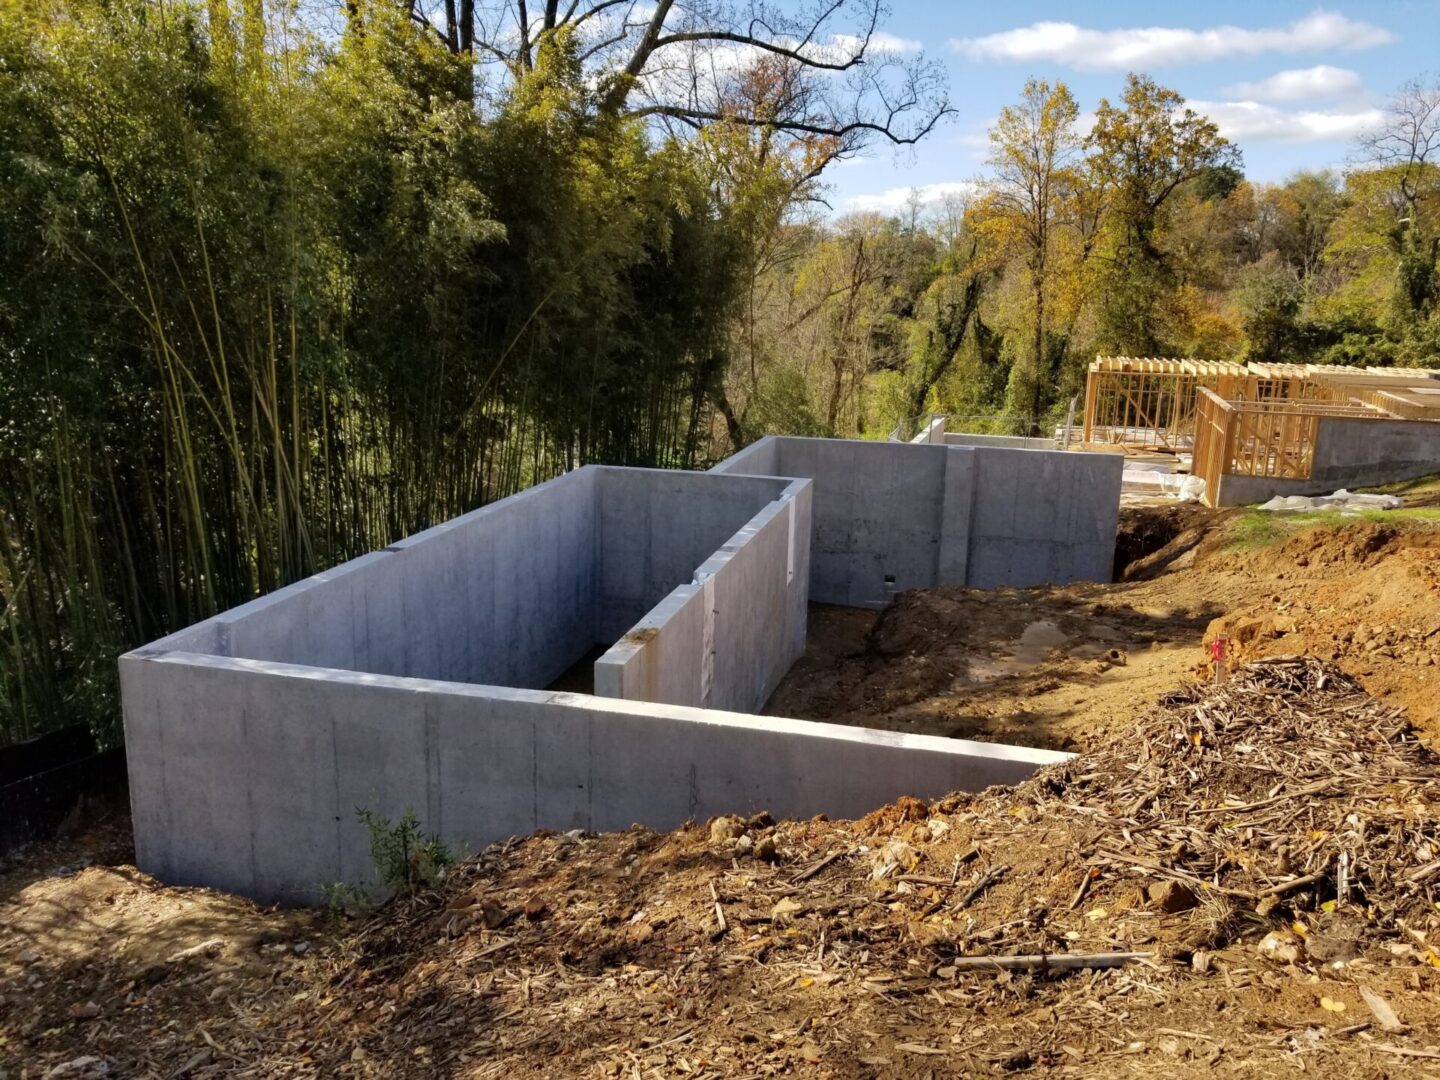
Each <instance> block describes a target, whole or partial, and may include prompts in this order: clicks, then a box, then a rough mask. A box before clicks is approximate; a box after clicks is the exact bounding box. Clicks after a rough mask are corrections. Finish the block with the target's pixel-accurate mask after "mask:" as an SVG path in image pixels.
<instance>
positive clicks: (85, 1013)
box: [65, 1001, 100, 1020]
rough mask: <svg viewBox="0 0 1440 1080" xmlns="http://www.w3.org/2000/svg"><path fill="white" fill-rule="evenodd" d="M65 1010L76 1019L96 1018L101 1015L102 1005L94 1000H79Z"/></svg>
mask: <svg viewBox="0 0 1440 1080" xmlns="http://www.w3.org/2000/svg"><path fill="white" fill-rule="evenodd" d="M65 1011H66V1012H67V1013H69V1014H70V1016H71V1018H72V1019H75V1020H94V1019H95V1018H96V1017H97V1016H99V1015H100V1006H99V1005H96V1004H95V1002H93V1001H77V1002H75V1003H74V1004H73V1005H71V1006H70V1008H68V1009H66V1010H65Z"/></svg>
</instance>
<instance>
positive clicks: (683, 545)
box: [498, 468, 790, 686]
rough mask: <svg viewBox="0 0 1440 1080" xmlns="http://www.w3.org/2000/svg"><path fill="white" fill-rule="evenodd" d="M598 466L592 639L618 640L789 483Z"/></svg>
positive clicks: (760, 478)
mask: <svg viewBox="0 0 1440 1080" xmlns="http://www.w3.org/2000/svg"><path fill="white" fill-rule="evenodd" d="M598 472H599V482H600V489H599V495H600V499H599V501H600V522H599V525H600V528H599V538H598V541H597V542H598V546H599V582H598V586H597V589H598V596H597V601H598V602H597V606H596V618H597V623H596V626H595V629H594V635H593V637H592V638H591V639H590V643H591V644H594V643H597V642H598V643H602V644H609V643H611V642H614V641H617V640H618V639H619V638H620V637H621V635H623V634H624V633H626V631H628V630H630V628H631V627H633V626H634V625H635V624H636V623H637V622H638V621H639V620H640V619H641V618H642V617H643V616H644V615H645V614H646V613H647V612H648V611H649V610H650V609H651V608H652V607H654V606H655V604H656V603H658V602H659V601H660V600H661V599H662V598H663V597H665V596H666V595H668V594H669V593H670V592H671V590H673V589H675V588H677V587H679V586H681V585H688V584H689V583H690V582H691V581H692V580H693V579H694V577H695V571H696V569H697V568H698V567H699V566H700V564H701V563H703V562H705V560H706V559H708V558H710V556H711V555H713V554H714V553H715V552H716V551H718V550H719V549H720V548H721V546H722V545H724V544H725V543H726V542H727V541H728V540H729V539H730V538H731V537H732V536H734V535H735V533H736V532H737V531H738V530H740V529H741V528H742V527H743V526H744V525H745V523H746V522H748V521H749V520H750V519H751V518H752V517H754V516H755V514H757V513H759V512H760V511H761V510H762V509H764V508H765V506H766V505H767V504H769V503H770V502H771V501H772V500H774V499H778V498H779V497H780V496H781V495H782V494H783V493H784V491H785V489H786V488H787V487H788V486H789V483H790V482H789V481H788V480H783V479H778V478H774V477H745V478H741V477H715V476H709V475H707V474H705V473H693V472H679V471H676V470H673V469H618V468H602V469H599V470H598ZM716 480H719V481H720V483H716V482H715V481H716ZM498 685H501V686H511V685H515V684H513V683H500V684H498Z"/></svg>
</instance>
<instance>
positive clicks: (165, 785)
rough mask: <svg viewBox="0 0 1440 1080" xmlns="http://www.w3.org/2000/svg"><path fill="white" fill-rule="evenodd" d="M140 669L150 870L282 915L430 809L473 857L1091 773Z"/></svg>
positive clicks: (139, 767)
mask: <svg viewBox="0 0 1440 1080" xmlns="http://www.w3.org/2000/svg"><path fill="white" fill-rule="evenodd" d="M120 668H121V684H122V694H123V696H124V700H125V712H126V734H127V740H128V745H129V753H130V756H131V772H132V777H133V778H134V780H135V781H136V782H135V783H134V784H133V785H132V798H133V801H134V813H135V838H136V862H137V863H138V865H139V866H140V867H141V868H142V869H144V870H145V871H146V872H148V873H151V874H154V875H156V876H157V877H159V878H160V879H161V880H163V881H167V882H171V883H174V884H182V885H206V886H210V887H213V888H220V889H226V890H229V891H232V892H237V893H240V894H243V895H245V896H250V897H253V898H255V899H257V900H260V901H262V902H267V903H271V902H279V903H311V902H315V901H318V900H319V899H320V898H321V892H320V888H321V886H322V885H323V884H325V883H329V882H335V881H348V882H356V883H366V882H371V881H373V879H374V868H373V867H372V866H371V864H370V857H369V851H368V841H367V837H366V834H365V830H364V828H363V827H362V826H361V825H360V823H359V822H358V821H357V820H356V815H355V810H356V808H357V807H363V808H365V809H368V810H371V811H373V812H375V813H379V814H383V815H385V816H387V817H390V818H391V819H395V818H398V817H399V815H400V814H402V813H403V812H404V811H405V809H407V808H410V809H413V810H414V811H415V813H416V814H417V815H418V816H419V817H420V818H421V820H422V821H423V822H424V824H425V826H426V827H427V829H430V830H433V831H436V832H438V833H439V834H440V836H441V837H442V838H443V839H444V840H445V841H446V842H447V843H448V844H450V845H451V846H452V847H455V848H459V847H461V846H462V845H465V846H468V847H469V848H471V849H472V850H473V849H475V848H476V847H479V846H482V845H484V844H486V843H489V842H492V841H495V840H500V839H504V838H506V837H508V836H512V835H517V834H525V833H529V832H532V831H533V830H535V829H537V828H541V827H545V828H554V829H571V828H581V829H597V830H606V829H623V828H625V827H627V826H628V825H630V824H631V823H632V822H636V821H639V822H644V823H646V824H648V825H651V826H653V827H655V828H659V829H665V828H671V827H674V826H676V825H679V824H681V823H682V822H684V821H686V820H689V819H704V818H706V817H709V816H712V815H715V814H719V813H730V812H740V813H746V812H753V811H758V810H761V809H766V810H769V811H771V812H772V813H774V814H776V815H777V816H785V817H808V816H811V815H813V814H816V813H822V812H823V813H828V814H832V815H840V816H859V815H861V814H863V813H866V812H867V811H869V810H871V809H873V808H874V807H876V806H879V805H882V804H883V803H885V802H887V801H889V800H891V799H893V798H895V797H896V796H897V795H899V794H903V793H909V794H913V795H916V796H918V797H920V798H933V797H936V796H939V795H942V794H944V793H946V792H949V791H956V790H968V791H974V790H980V789H983V788H984V787H987V786H989V785H991V784H1000V783H1013V782H1016V781H1018V780H1020V779H1023V778H1024V777H1025V776H1027V775H1029V774H1030V773H1031V772H1032V771H1033V770H1034V769H1035V768H1037V767H1038V766H1040V765H1043V764H1048V763H1050V762H1055V761H1062V760H1064V759H1066V758H1067V757H1068V756H1069V755H1067V754H1062V753H1057V752H1052V751H1045V750H1032V749H1027V748H1021V747H1006V746H997V745H994V744H986V743H972V742H966V741H964V740H958V739H942V738H935V737H927V736H916V735H904V734H897V733H891V732H880V731H870V730H866V729H864V728H854V727H844V726H838V725H832V724H817V723H811V722H807V721H798V720H783V719H774V718H770V717H757V716H744V715H738V714H734V713H725V712H718V711H714V710H701V709H688V708H683V707H679V706H672V705H653V704H645V703H639V702H632V701H619V700H614V699H608V698H601V697H590V696H588V695H583V694H563V693H551V692H546V691H533V690H514V689H503V688H499V687H488V686H472V685H464V684H460V683H446V682H438V681H430V680H422V679H408V678H398V677H395V676H387V675H372V674H363V673H358V672H346V671H329V670H323V669H317V668H309V667H304V666H300V665H293V664H281V663H276V662H274V661H263V660H246V659H238V658H231V657H216V656H205V655H199V654H194V653H179V652H143V651H142V652H137V653H132V654H130V655H128V656H126V657H124V658H122V660H121V662H120Z"/></svg>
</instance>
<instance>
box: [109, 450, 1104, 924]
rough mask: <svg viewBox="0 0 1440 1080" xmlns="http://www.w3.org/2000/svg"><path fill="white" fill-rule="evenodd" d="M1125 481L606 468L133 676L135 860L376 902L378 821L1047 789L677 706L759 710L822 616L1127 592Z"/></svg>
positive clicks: (980, 757)
mask: <svg viewBox="0 0 1440 1080" xmlns="http://www.w3.org/2000/svg"><path fill="white" fill-rule="evenodd" d="M1121 468H1122V461H1121V459H1120V458H1119V457H1118V456H1116V455H1106V454H1094V455H1086V454H1061V453H1054V452H1044V451H1031V450H1013V449H1008V448H996V447H946V446H943V445H915V446H912V445H907V444H903V443H866V442H854V441H845V440H826V439H767V440H763V441H762V442H761V443H758V444H757V445H756V446H754V447H751V448H749V449H747V450H746V451H745V452H744V453H742V454H739V455H737V456H736V457H735V458H733V459H731V460H730V461H729V462H726V463H725V464H724V465H723V466H721V467H719V468H717V469H716V470H714V471H712V472H711V473H708V474H687V473H675V472H659V471H655V470H634V469H603V468H598V467H587V468H585V469H581V470H577V471H576V472H574V473H572V474H569V475H567V476H565V477H562V478H560V479H558V480H555V481H551V482H550V483H549V484H542V485H540V486H539V487H537V488H534V489H531V490H530V491H527V492H524V493H522V494H521V495H518V496H515V497H513V498H510V499H505V500H502V501H501V502H498V503H495V504H493V505H492V506H488V507H486V508H484V509H482V510H478V511H476V512H474V513H473V514H467V515H464V516H463V517H461V518H457V519H456V520H455V521H452V522H447V523H445V524H444V525H442V526H439V527H437V528H435V529H431V530H428V531H426V532H424V533H421V534H419V535H417V536H414V537H411V538H409V539H407V540H405V541H402V542H401V543H398V544H395V545H392V546H391V547H389V548H387V549H386V550H384V551H380V552H376V553H374V554H372V555H367V556H365V557H363V558H361V559H356V560H354V561H353V562H350V563H346V564H345V565H343V566H340V567H337V568H336V569H334V570H332V571H328V572H326V573H324V574H319V575H316V576H315V577H314V578H311V579H309V580H307V581H304V582H300V583H297V584H296V585H294V586H291V587H290V588H288V589H283V590H280V591H279V592H277V593H274V594H272V595H271V596H268V597H265V598H263V599H262V600H259V601H256V602H254V603H253V604H247V605H244V606H243V607H241V608H237V609H235V610H233V611H230V612H226V613H224V614H223V615H220V616H217V617H216V618H214V619H210V620H207V621H206V622H205V623H201V624H199V625H197V626H195V627H191V628H189V629H187V630H184V631H181V632H180V633H178V634H174V635H172V636H171V637H169V638H166V639H164V640H162V641H159V642H156V643H154V644H153V645H150V646H147V647H145V648H143V649H139V650H136V651H135V652H133V653H130V654H128V655H127V656H125V657H122V658H121V660H120V674H121V695H122V700H123V708H124V714H125V732H126V745H127V752H128V755H129V769H130V790H131V800H132V810H133V815H134V825H135V838H136V854H137V862H138V864H139V866H140V867H141V868H142V869H144V870H146V871H147V872H150V873H153V874H156V875H157V876H159V877H161V878H162V879H164V880H167V881H172V882H176V883H182V884H203V885H210V886H215V887H219V888H226V889H232V890H235V891H237V892H241V893H244V894H246V895H249V896H253V897H256V898H258V899H261V900H266V901H272V900H280V901H307V900H314V899H316V898H318V896H319V887H320V885H321V884H322V883H325V882H332V881H351V882H363V881H367V880H370V879H371V877H372V875H373V868H372V867H371V865H370V859H369V854H368V851H367V842H366V836H365V830H364V829H363V828H362V827H361V825H360V824H359V822H358V821H357V820H356V819H355V810H356V809H357V808H365V809H367V810H371V811H374V812H376V813H379V814H383V815H385V816H388V817H391V818H395V817H397V816H398V815H400V814H401V813H402V812H403V811H404V810H405V809H406V808H407V807H408V808H411V809H413V810H414V811H415V812H416V814H417V815H419V817H420V818H421V820H422V821H423V822H424V824H425V826H426V828H427V829H431V830H435V831H438V832H439V833H440V834H441V835H442V837H444V838H445V839H446V841H447V842H449V843H450V844H452V845H454V846H460V845H468V846H469V847H471V848H472V849H473V848H475V847H477V846H480V845H483V844H485V843H487V842H489V841H492V840H495V839H499V838H502V837H506V836H509V835H512V834H517V833H527V832H530V831H531V830H533V829H535V828H537V827H542V826H543V827H552V828H564V829H568V828H575V827H580V828H591V829H616V828H623V827H625V826H627V825H629V824H630V823H631V822H634V821H642V822H644V823H646V824H648V825H651V826H654V827H656V828H667V827H670V826H673V825H676V824H679V823H680V822H682V821H684V820H686V819H687V818H692V817H694V818H703V817H706V816H709V815H712V814H716V813H722V812H731V811H753V810H758V809H762V808H763V809H768V810H770V811H771V812H772V813H775V814H778V815H783V816H800V817H803V816H808V815H811V814H815V813H820V812H824V813H828V814H832V815H840V816H849V815H858V814H862V813H864V812H867V811H868V810H870V809H872V808H874V807H875V806H877V805H880V804H882V803H884V802H887V801H890V800H892V799H894V798H896V797H897V796H899V795H902V794H907V793H908V794H912V795H916V796H919V797H931V796H936V795H940V794H942V793H944V792H947V791H952V790H956V789H961V790H975V789H978V788H983V787H985V786H988V785H990V784H995V783H1006V782H1013V781H1016V780H1019V779H1021V778H1023V777H1024V776H1026V775H1028V774H1029V773H1030V772H1031V771H1032V770H1033V769H1034V768H1035V767H1036V766H1037V765H1040V764H1044V763H1046V762H1051V761H1058V760H1063V759H1064V758H1065V757H1066V756H1067V755H1064V754H1057V753H1050V752H1046V751H1037V750H1027V749H1021V748H1014V747H1005V746H998V745H993V744H979V743H968V742H964V741H960V740H951V739H936V738H924V737H916V736H905V735H898V734H891V733H885V732H878V731H870V730H866V729H863V728H853V727H843V726H835V725H828V724H815V723H809V722H805V721H791V720H780V719H771V718H762V717H758V716H745V715H739V714H736V713H731V712H722V711H716V710H714V709H696V708H688V707H686V706H685V705H683V704H670V703H668V702H671V701H674V702H687V703H696V704H707V703H708V704H709V705H711V706H729V707H736V708H747V709H754V708H759V707H760V705H761V704H762V703H763V702H764V700H765V698H766V697H768V696H769V693H770V692H771V691H772V690H773V689H774V686H775V684H776V683H777V682H778V681H779V679H780V677H781V676H782V675H783V674H784V671H785V669H786V668H788V666H789V663H790V661H791V660H792V659H793V658H794V657H795V656H796V655H798V654H799V652H800V651H801V649H802V648H803V644H804V632H805V631H804V626H805V607H806V601H807V590H808V594H809V595H810V596H814V598H815V599H818V600H828V601H829V602H833V603H843V604H852V605H857V606H878V605H879V604H883V603H885V602H886V601H887V600H888V599H889V597H890V595H891V594H893V593H894V592H896V591H899V590H901V589H907V588H917V587H926V586H933V585H936V584H951V583H954V584H962V583H965V584H1014V585H1021V584H1034V583H1036V582H1039V581H1047V580H1048V581H1067V580H1073V579H1075V578H1077V577H1096V578H1104V577H1106V576H1108V572H1109V562H1110V558H1111V553H1112V551H1113V543H1114V526H1115V518H1116V514H1117V511H1118V503H1119V486H1120V471H1121ZM1102 555H1103V558H1101V556H1102ZM637 622H640V623H641V624H642V625H641V626H640V628H639V630H637V631H636V632H635V633H634V634H631V635H629V640H628V641H626V642H625V645H624V648H622V649H617V650H612V653H611V654H607V656H606V657H603V658H602V661H601V663H600V664H597V665H596V679H597V689H599V690H601V691H602V693H613V694H619V695H624V696H623V698H622V697H618V696H617V697H607V696H590V695H580V694H565V693H554V692H549V691H545V690H541V689H537V688H539V687H543V686H546V685H548V684H549V683H551V682H552V681H553V680H554V679H555V678H556V677H557V676H558V675H560V674H561V673H562V672H564V671H565V670H566V668H567V667H569V666H570V665H571V664H573V663H574V662H575V661H576V660H577V659H579V658H580V657H581V656H583V655H584V654H585V653H586V652H588V651H589V649H590V648H592V647H593V645H594V644H595V643H596V642H597V641H602V642H603V641H607V640H613V637H620V636H621V635H625V634H626V632H627V631H629V630H630V628H631V627H632V626H634V625H635V624H636V623H637ZM612 636H613V637H612ZM632 664H633V665H634V668H633V671H632V668H631V665H632ZM507 686H508V687H521V688H517V689H507V688H504V687H507ZM524 687H529V689H525V688H524ZM639 696H646V697H649V696H654V697H659V698H663V699H665V701H666V702H667V703H663V704H657V703H653V702H644V701H638V700H633V699H634V698H636V697H639Z"/></svg>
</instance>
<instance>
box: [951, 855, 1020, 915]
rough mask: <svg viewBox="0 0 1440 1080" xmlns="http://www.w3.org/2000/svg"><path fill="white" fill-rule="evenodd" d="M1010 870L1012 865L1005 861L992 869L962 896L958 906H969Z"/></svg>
mask: <svg viewBox="0 0 1440 1080" xmlns="http://www.w3.org/2000/svg"><path fill="white" fill-rule="evenodd" d="M1009 872H1010V867H1008V866H1006V865H1004V864H1003V863H1002V864H1001V865H1000V866H997V867H995V868H994V869H993V870H990V871H989V872H987V873H986V874H985V876H984V877H982V878H981V879H980V880H979V881H977V882H976V883H975V884H974V886H973V887H972V888H971V889H970V891H969V892H967V893H966V894H965V895H964V896H962V897H961V898H960V903H959V904H957V905H956V907H962V908H963V907H969V906H970V903H971V901H973V900H974V899H975V898H976V897H978V896H979V895H980V894H981V893H983V892H984V891H985V890H986V889H988V888H989V887H990V886H991V885H994V884H995V882H997V881H999V880H1000V879H1001V878H1002V877H1004V876H1005V875H1006V874H1008V873H1009Z"/></svg>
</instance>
